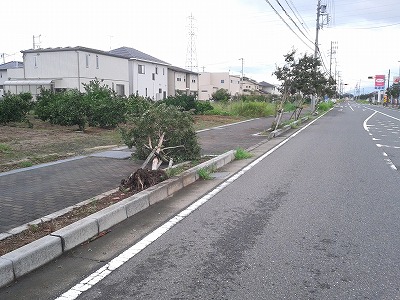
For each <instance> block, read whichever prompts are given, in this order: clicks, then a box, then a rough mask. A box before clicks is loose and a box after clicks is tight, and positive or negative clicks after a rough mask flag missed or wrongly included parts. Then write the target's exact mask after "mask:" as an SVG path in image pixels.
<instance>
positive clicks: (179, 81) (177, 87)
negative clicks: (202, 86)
mask: <svg viewBox="0 0 400 300" xmlns="http://www.w3.org/2000/svg"><path fill="white" fill-rule="evenodd" d="M198 91H199V74H198V73H196V72H192V71H189V70H186V69H182V68H178V67H174V66H169V67H168V96H176V94H177V93H184V94H187V95H194V96H196V95H198Z"/></svg>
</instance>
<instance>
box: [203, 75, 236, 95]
mask: <svg viewBox="0 0 400 300" xmlns="http://www.w3.org/2000/svg"><path fill="white" fill-rule="evenodd" d="M243 83H244V82H242V81H241V79H240V76H237V75H230V74H229V72H220V73H210V72H203V73H200V75H199V100H208V99H211V97H212V94H213V93H215V92H216V91H217V90H219V89H226V90H228V92H229V93H230V94H231V95H232V96H238V95H240V94H242V93H243V88H242V87H243Z"/></svg>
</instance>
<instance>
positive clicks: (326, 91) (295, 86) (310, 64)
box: [272, 50, 335, 129]
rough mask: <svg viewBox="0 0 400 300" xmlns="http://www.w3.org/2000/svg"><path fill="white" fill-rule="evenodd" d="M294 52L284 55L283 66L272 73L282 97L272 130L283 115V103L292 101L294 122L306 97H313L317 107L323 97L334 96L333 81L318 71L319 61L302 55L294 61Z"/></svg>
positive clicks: (276, 126)
mask: <svg viewBox="0 0 400 300" xmlns="http://www.w3.org/2000/svg"><path fill="white" fill-rule="evenodd" d="M295 55H296V50H292V51H291V52H289V53H288V54H286V55H284V58H285V65H284V66H283V67H277V68H276V70H275V72H274V73H273V74H274V75H275V76H276V77H277V79H278V80H280V81H281V86H280V88H279V89H280V92H281V93H282V97H281V99H280V101H279V103H278V107H277V112H276V117H275V120H274V123H273V126H272V127H273V128H274V129H277V128H278V126H279V124H280V122H281V119H282V114H283V107H284V105H285V103H286V102H287V101H289V100H292V101H293V102H294V103H295V105H296V109H295V111H294V113H293V115H292V117H294V119H295V120H297V119H298V118H299V117H300V113H301V110H302V109H303V104H304V101H305V99H306V98H307V97H312V96H315V97H316V99H317V103H316V106H315V107H318V103H319V101H320V100H321V99H322V97H323V96H325V95H327V96H333V95H334V94H335V81H334V80H333V79H332V77H329V76H326V75H325V74H324V73H322V72H321V71H320V67H321V61H320V60H319V59H318V58H314V57H313V56H311V55H307V54H304V55H303V56H302V57H301V58H299V59H296V57H295Z"/></svg>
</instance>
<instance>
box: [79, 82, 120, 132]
mask: <svg viewBox="0 0 400 300" xmlns="http://www.w3.org/2000/svg"><path fill="white" fill-rule="evenodd" d="M83 86H84V88H85V94H84V96H83V101H84V102H85V106H86V107H87V112H86V116H87V120H88V122H89V126H95V127H101V128H114V127H116V126H117V125H118V124H119V123H123V122H125V120H126V112H127V100H126V98H125V97H120V96H117V95H115V93H114V92H113V91H112V90H111V89H110V88H109V87H108V86H106V85H101V82H100V81H98V80H92V81H90V82H89V84H83Z"/></svg>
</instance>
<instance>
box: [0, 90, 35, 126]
mask: <svg viewBox="0 0 400 300" xmlns="http://www.w3.org/2000/svg"><path fill="white" fill-rule="evenodd" d="M32 107H33V101H32V95H31V94H30V93H20V94H11V93H10V92H8V93H6V94H5V95H4V97H3V99H2V100H0V123H1V124H4V125H5V124H7V123H10V122H22V121H27V115H28V113H29V111H30V110H31V109H32Z"/></svg>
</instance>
